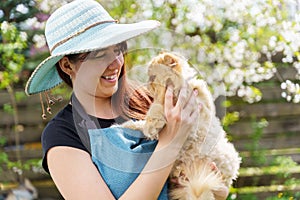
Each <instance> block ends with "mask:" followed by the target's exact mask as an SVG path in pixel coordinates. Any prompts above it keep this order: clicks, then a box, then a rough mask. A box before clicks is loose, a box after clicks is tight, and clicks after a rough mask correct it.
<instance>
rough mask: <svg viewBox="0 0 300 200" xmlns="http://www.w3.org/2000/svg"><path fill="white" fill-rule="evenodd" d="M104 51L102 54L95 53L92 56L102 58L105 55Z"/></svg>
mask: <svg viewBox="0 0 300 200" xmlns="http://www.w3.org/2000/svg"><path fill="white" fill-rule="evenodd" d="M105 55H106V54H105V53H104V54H98V55H95V56H94V58H103V57H105Z"/></svg>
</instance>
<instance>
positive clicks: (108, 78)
mask: <svg viewBox="0 0 300 200" xmlns="http://www.w3.org/2000/svg"><path fill="white" fill-rule="evenodd" d="M101 78H104V79H105V80H109V81H110V80H115V79H116V78H117V74H115V75H111V76H101Z"/></svg>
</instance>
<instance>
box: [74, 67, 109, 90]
mask: <svg viewBox="0 0 300 200" xmlns="http://www.w3.org/2000/svg"><path fill="white" fill-rule="evenodd" d="M103 71H104V69H103V68H101V67H92V66H86V65H84V64H82V65H81V66H80V67H79V68H78V70H77V72H76V78H75V80H74V82H75V83H74V87H77V89H79V88H81V89H83V90H87V91H91V90H95V88H96V86H97V84H98V82H99V78H100V77H101V74H102V73H103Z"/></svg>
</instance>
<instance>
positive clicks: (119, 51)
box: [114, 48, 122, 55]
mask: <svg viewBox="0 0 300 200" xmlns="http://www.w3.org/2000/svg"><path fill="white" fill-rule="evenodd" d="M114 52H115V54H116V55H120V54H121V52H122V51H121V49H120V48H118V49H115V50H114Z"/></svg>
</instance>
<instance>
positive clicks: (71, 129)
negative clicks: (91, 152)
mask: <svg viewBox="0 0 300 200" xmlns="http://www.w3.org/2000/svg"><path fill="white" fill-rule="evenodd" d="M95 120H98V122H99V125H100V127H101V128H107V127H110V126H111V125H112V124H114V123H116V122H118V123H120V122H124V121H125V120H124V119H123V118H121V117H119V118H116V119H101V118H95ZM41 140H42V147H43V168H44V169H45V171H46V172H48V173H49V169H48V164H47V152H48V150H49V149H50V148H52V147H55V146H68V147H74V148H77V149H81V150H84V151H86V152H88V150H87V148H86V147H85V146H84V145H83V143H82V142H81V140H80V138H79V135H78V134H77V131H76V128H75V124H74V120H73V112H72V105H70V104H68V105H67V106H66V107H65V108H63V109H62V110H61V111H60V112H59V113H58V114H57V115H56V116H55V117H54V118H53V119H52V120H51V121H50V122H49V123H48V124H47V126H46V127H45V129H44V131H43V133H42V137H41Z"/></svg>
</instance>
